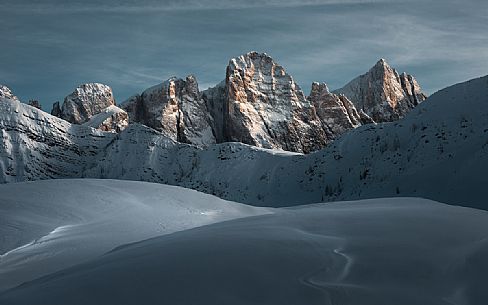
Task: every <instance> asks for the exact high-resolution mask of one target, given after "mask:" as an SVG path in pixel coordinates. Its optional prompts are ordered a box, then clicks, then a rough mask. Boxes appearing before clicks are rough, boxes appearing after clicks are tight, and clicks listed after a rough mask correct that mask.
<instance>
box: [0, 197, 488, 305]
mask: <svg viewBox="0 0 488 305" xmlns="http://www.w3.org/2000/svg"><path fill="white" fill-rule="evenodd" d="M487 232H488V214H487V213H486V212H484V211H479V210H475V209H467V208H461V207H453V206H447V205H444V204H440V203H436V202H432V201H429V200H424V199H414V198H410V199H409V198H396V199H381V200H378V199H375V200H366V201H359V202H340V203H334V204H316V205H311V206H303V207H299V208H294V209H279V210H276V211H275V213H273V214H271V215H263V216H258V217H249V218H243V219H238V220H233V221H228V222H223V223H218V224H214V225H210V226H205V227H200V228H195V229H192V230H187V231H183V232H177V233H174V234H171V235H166V236H162V237H157V238H153V239H150V240H146V241H142V242H138V243H134V244H129V245H125V246H122V247H119V248H116V249H115V250H113V251H111V252H109V253H107V254H106V255H103V256H100V257H98V258H96V259H93V260H91V261H90V262H87V263H84V264H80V265H77V266H75V267H72V268H69V269H65V270H63V271H61V272H58V273H54V274H51V275H49V276H47V277H43V278H40V279H38V280H34V281H32V282H29V283H26V284H24V285H22V286H19V287H17V288H14V289H12V290H9V291H6V292H4V293H0V303H2V304H9V305H16V304H50V305H56V304H63V305H64V304H70V305H76V304H83V305H84V304H104V305H110V304H117V305H119V304H160V303H165V304H263V305H264V304H266V305H273V304H280V305H284V304H310V305H313V304H321V305H328V304H341V305H358V304H361V305H391V304H396V305H417V304H418V305H452V304H470V305H484V304H485V303H486V300H487V298H488V292H487V291H486V287H485V283H486V282H487V281H488V256H487V254H488V242H487V241H488V235H487ZM68 236H69V234H68Z"/></svg>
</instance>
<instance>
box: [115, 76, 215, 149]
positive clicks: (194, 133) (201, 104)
mask: <svg viewBox="0 0 488 305" xmlns="http://www.w3.org/2000/svg"><path fill="white" fill-rule="evenodd" d="M122 108H123V109H124V110H125V111H127V112H128V113H129V118H130V120H131V121H132V122H138V123H142V124H144V125H146V126H149V127H151V128H154V129H156V130H158V131H160V132H162V133H163V134H164V135H165V136H167V137H169V138H171V139H173V140H175V141H179V142H183V143H192V144H196V145H208V144H212V143H215V136H214V135H213V132H212V127H211V125H212V118H211V116H210V114H209V112H208V110H207V107H206V105H205V101H204V100H203V98H202V95H201V93H200V91H199V89H198V82H197V79H196V78H195V76H193V75H189V76H187V77H186V78H185V79H181V78H177V77H172V78H170V79H168V80H166V81H164V82H163V83H161V84H159V85H156V86H154V87H151V88H149V89H147V90H145V91H144V92H143V93H142V94H141V95H136V96H133V97H131V98H130V99H129V100H127V101H126V102H124V103H123V104H122Z"/></svg>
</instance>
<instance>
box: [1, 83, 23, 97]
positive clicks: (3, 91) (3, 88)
mask: <svg viewBox="0 0 488 305" xmlns="http://www.w3.org/2000/svg"><path fill="white" fill-rule="evenodd" d="M0 98H5V99H10V100H14V101H19V99H18V98H17V97H16V96H15V95H14V94H13V93H12V90H10V88H9V87H7V86H5V85H2V84H0Z"/></svg>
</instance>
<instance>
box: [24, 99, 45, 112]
mask: <svg viewBox="0 0 488 305" xmlns="http://www.w3.org/2000/svg"><path fill="white" fill-rule="evenodd" d="M27 105H29V106H32V107H35V108H37V109H40V110H42V106H41V103H39V101H38V100H29V102H28V103H27Z"/></svg>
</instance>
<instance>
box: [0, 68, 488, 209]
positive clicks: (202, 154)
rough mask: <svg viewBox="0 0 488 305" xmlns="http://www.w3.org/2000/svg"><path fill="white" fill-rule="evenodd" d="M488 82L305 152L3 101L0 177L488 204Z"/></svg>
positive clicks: (243, 196)
mask: <svg viewBox="0 0 488 305" xmlns="http://www.w3.org/2000/svg"><path fill="white" fill-rule="evenodd" d="M487 96H488V77H483V78H479V79H474V80H471V81H468V82H465V83H461V84H457V85H454V86H452V87H449V88H446V89H444V90H441V91H439V92H437V93H436V94H434V95H433V96H431V97H430V98H429V99H428V100H427V101H426V102H424V103H422V104H421V105H419V106H418V107H417V108H415V109H414V110H413V111H412V112H411V113H409V114H408V115H407V116H406V117H405V118H404V119H402V120H400V121H398V122H395V123H385V124H378V125H374V124H370V125H365V126H362V127H359V128H357V129H355V130H352V131H350V132H348V133H347V134H345V135H344V136H342V137H341V138H340V139H338V140H336V141H335V142H333V143H332V144H331V145H329V146H328V147H327V148H325V149H324V150H321V151H319V152H316V153H313V154H309V155H302V154H295V153H288V152H283V151H275V150H266V149H261V148H256V147H252V146H248V145H245V144H241V143H222V144H217V145H212V146H209V147H206V148H198V147H195V146H192V145H187V144H181V143H177V142H176V141H174V140H171V139H169V138H167V137H164V136H163V135H162V134H161V133H160V132H158V131H156V130H154V129H151V128H149V127H146V126H144V125H140V124H132V125H130V126H129V127H128V128H126V129H125V130H124V131H122V132H121V133H120V134H113V133H107V132H101V131H98V130H95V129H93V128H90V127H88V126H83V125H71V124H69V123H67V122H66V121H64V120H60V119H58V118H56V117H53V116H51V115H49V114H46V113H44V112H41V111H40V110H38V109H36V108H33V107H30V106H27V105H25V104H21V103H19V102H15V101H12V100H7V99H3V100H2V101H0V124H1V126H2V129H1V132H2V137H1V138H0V140H1V141H2V143H1V144H2V145H1V146H0V149H1V153H0V168H1V171H0V181H1V182H15V181H26V180H38V179H50V178H66V177H70V178H73V177H92V178H113V179H127V180H143V181H150V182H158V183H166V184H172V185H180V186H184V187H187V188H192V189H196V190H200V191H202V192H206V193H209V194H214V195H217V196H219V197H221V198H225V199H229V200H233V201H238V202H244V203H250V204H254V205H270V206H280V205H295V204H299V203H300V204H302V203H307V202H308V203H312V202H322V201H333V200H348V199H358V198H375V197H385V196H421V197H426V198H431V199H435V200H438V201H442V202H448V203H459V204H465V205H469V206H476V207H481V208H485V209H486V208H487V206H486V203H485V198H486V192H485V188H484V185H486V184H487V183H488V176H487V175H486V174H485V173H484V168H487V166H488V145H487V143H488V129H487V127H486V126H488V110H487V107H486V103H487Z"/></svg>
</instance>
